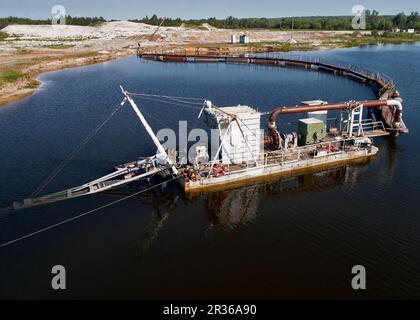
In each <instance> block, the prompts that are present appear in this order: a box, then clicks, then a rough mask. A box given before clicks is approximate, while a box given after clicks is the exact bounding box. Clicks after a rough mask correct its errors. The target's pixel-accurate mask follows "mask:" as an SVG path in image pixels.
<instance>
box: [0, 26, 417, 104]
mask: <svg viewBox="0 0 420 320" xmlns="http://www.w3.org/2000/svg"><path fill="white" fill-rule="evenodd" d="M66 27H67V26H66ZM3 30H6V31H8V30H9V32H10V33H13V34H14V35H15V36H14V37H10V38H8V39H5V40H3V41H0V44H1V45H0V72H1V77H0V105H6V104H9V103H12V102H15V101H18V100H21V99H23V98H25V97H27V96H30V95H31V94H33V93H34V92H35V91H36V90H37V88H38V87H39V84H40V83H39V81H38V80H36V78H37V77H38V76H39V75H41V74H43V73H46V72H50V71H55V70H60V69H65V68H72V67H79V66H85V65H90V64H96V63H101V62H106V61H110V60H115V59H119V58H122V57H127V56H129V55H134V54H136V52H137V49H138V46H137V43H140V49H141V50H142V52H150V53H152V52H158V53H181V54H182V53H185V54H212V55H218V54H219V55H220V54H224V55H228V54H245V53H264V52H289V51H316V50H331V49H337V48H349V47H357V46H361V45H365V44H376V43H378V42H377V41H378V40H379V41H380V42H381V43H391V44H400V43H415V42H417V41H419V40H420V38H417V37H415V38H407V39H405V38H404V37H401V36H393V37H389V38H382V39H381V38H380V37H379V38H378V37H375V36H373V35H371V34H370V32H368V31H364V32H362V33H355V32H354V31H341V32H337V31H296V32H294V34H293V39H292V40H290V37H291V34H290V32H283V31H270V30H257V31H250V30H236V31H232V30H226V29H211V30H196V29H189V28H184V29H182V28H167V27H165V28H163V29H162V30H160V31H159V32H158V33H156V35H155V38H153V39H151V38H150V37H151V31H152V30H154V26H150V25H144V24H140V23H134V22H115V23H108V24H106V25H102V26H100V27H75V26H69V27H68V28H66V29H65V30H64V29H63V30H64V31H66V32H67V36H66V38H64V37H63V38H60V37H61V35H62V34H63V32H62V30H58V31H57V30H56V29H54V28H52V27H51V26H15V27H13V26H12V27H10V28H9V27H8V28H6V29H3ZM233 32H234V34H237V35H239V34H242V33H244V32H246V33H247V34H249V37H250V39H251V40H252V42H251V43H247V44H231V43H229V40H230V37H231V35H232V34H233ZM64 34H65V33H64ZM80 35H81V36H85V37H84V38H83V37H79V38H75V37H77V36H80ZM238 38H239V37H238Z"/></svg>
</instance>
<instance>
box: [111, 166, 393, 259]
mask: <svg viewBox="0 0 420 320" xmlns="http://www.w3.org/2000/svg"><path fill="white" fill-rule="evenodd" d="M363 162H365V161H363ZM364 167H366V163H362V164H360V163H359V164H352V165H343V166H339V167H335V168H331V169H329V170H324V171H320V172H314V173H310V174H302V175H298V176H289V177H285V178H280V179H279V178H277V179H276V180H275V181H271V182H267V183H260V184H257V185H250V186H245V187H241V188H237V189H231V190H224V191H216V192H212V193H207V194H203V195H199V196H189V195H184V194H183V192H182V190H181V189H180V188H177V187H176V186H172V189H170V190H168V189H167V188H166V189H165V188H160V189H153V190H152V191H151V192H148V193H143V194H141V195H139V196H137V197H136V198H137V200H140V202H141V203H142V204H143V205H148V206H150V207H151V208H152V214H151V216H150V219H149V221H148V223H147V225H146V227H145V231H144V234H145V236H144V239H143V240H142V241H141V243H142V244H141V248H140V255H144V254H146V253H148V251H149V250H152V249H151V248H152V246H153V243H154V242H155V241H157V239H158V237H159V232H160V231H161V230H162V228H164V225H165V222H166V220H167V219H168V218H169V216H170V215H171V214H173V213H174V212H175V211H176V209H177V205H178V204H179V200H180V198H182V200H183V203H184V205H188V204H192V203H197V202H199V203H203V206H204V214H205V215H206V217H207V226H206V228H205V231H204V232H205V234H206V235H207V236H210V235H211V232H212V231H223V232H231V231H232V230H235V229H239V228H241V227H245V226H247V225H248V224H252V223H255V222H256V220H257V219H258V214H259V207H260V204H261V202H264V201H267V199H270V198H276V199H281V198H284V197H288V196H291V195H294V194H299V193H302V192H313V191H322V190H326V189H329V188H335V187H337V186H343V185H349V186H350V187H352V186H354V185H356V184H357V182H358V180H359V178H360V176H361V175H362V174H363V168H364ZM390 173H391V172H388V173H387V174H385V175H386V176H388V177H389V176H390ZM130 189H133V188H130ZM133 192H138V190H137V189H135V190H131V191H121V190H119V191H110V192H108V194H109V195H113V196H118V197H122V196H127V195H130V194H132V193H133Z"/></svg>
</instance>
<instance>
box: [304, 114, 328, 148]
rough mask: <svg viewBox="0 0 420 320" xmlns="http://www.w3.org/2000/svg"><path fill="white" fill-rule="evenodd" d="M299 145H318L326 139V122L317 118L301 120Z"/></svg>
mask: <svg viewBox="0 0 420 320" xmlns="http://www.w3.org/2000/svg"><path fill="white" fill-rule="evenodd" d="M298 133H299V145H300V146H306V145H308V144H314V143H318V142H319V141H321V140H322V139H324V138H325V134H326V128H325V124H324V122H322V121H321V120H318V119H315V118H307V119H300V120H299V122H298Z"/></svg>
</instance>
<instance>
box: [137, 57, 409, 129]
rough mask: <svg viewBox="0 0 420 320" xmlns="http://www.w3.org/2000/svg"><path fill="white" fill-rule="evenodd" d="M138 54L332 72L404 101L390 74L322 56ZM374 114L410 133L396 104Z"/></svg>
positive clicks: (170, 59) (391, 126) (386, 97)
mask: <svg viewBox="0 0 420 320" xmlns="http://www.w3.org/2000/svg"><path fill="white" fill-rule="evenodd" d="M138 57H139V58H142V59H145V60H152V61H160V62H180V63H235V64H257V65H268V66H278V67H291V68H300V69H308V70H315V71H321V72H328V73H332V74H335V75H339V76H343V77H347V78H349V79H351V80H354V81H358V82H361V83H364V84H366V85H369V86H370V87H371V88H372V90H373V91H374V92H375V94H376V95H377V97H378V100H380V101H384V100H389V99H394V100H397V101H399V102H400V103H401V104H402V99H401V97H400V94H399V92H398V91H397V89H396V87H395V85H394V82H393V81H392V79H391V78H390V77H388V76H386V75H383V74H380V73H378V72H372V71H368V70H366V69H362V68H359V67H356V66H353V65H347V64H342V63H336V62H335V63H331V62H327V61H324V60H321V59H320V58H312V57H290V58H289V57H258V56H227V55H225V56H223V55H180V54H157V53H140V52H139V53H138ZM371 116H372V118H373V120H374V121H382V122H383V123H384V125H385V127H386V129H387V130H388V131H391V132H394V133H408V128H407V127H406V125H405V123H404V121H403V120H402V110H401V108H398V107H396V106H395V105H387V104H386V103H383V105H382V106H380V107H378V108H377V109H375V110H373V111H372V112H371ZM396 124H397V125H396Z"/></svg>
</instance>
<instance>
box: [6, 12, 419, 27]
mask: <svg viewBox="0 0 420 320" xmlns="http://www.w3.org/2000/svg"><path fill="white" fill-rule="evenodd" d="M162 19H163V18H162V17H158V16H157V15H156V14H154V15H153V16H151V17H148V16H146V17H144V18H141V19H134V20H130V21H134V22H143V23H147V24H151V25H159V24H160V23H161V21H162ZM352 20H353V17H352V16H328V17H287V18H235V17H232V16H230V17H227V18H226V19H217V18H215V17H213V18H207V19H191V20H183V19H180V18H166V19H165V21H164V23H163V25H164V26H170V27H174V26H175V27H178V26H180V25H181V24H183V23H186V24H188V25H195V26H200V25H201V24H203V23H208V24H210V25H211V26H214V27H216V28H226V29H291V28H292V26H293V28H294V29H297V30H350V29H352V26H351V23H352ZM105 21H106V20H105V19H104V18H103V17H72V16H66V24H69V25H79V26H92V25H97V24H100V23H102V22H105ZM10 24H51V19H44V20H33V19H28V18H19V17H6V18H0V29H3V28H4V27H6V26H8V25H10ZM392 28H399V29H406V28H414V29H416V30H420V17H419V14H418V12H417V11H415V12H411V14H410V15H406V14H405V13H404V12H400V13H398V14H397V15H395V16H392V15H379V12H378V11H376V10H372V11H370V10H366V29H368V30H391V29H392Z"/></svg>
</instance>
